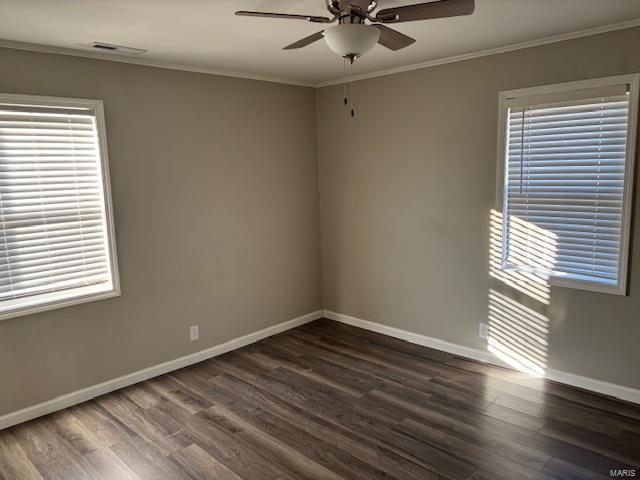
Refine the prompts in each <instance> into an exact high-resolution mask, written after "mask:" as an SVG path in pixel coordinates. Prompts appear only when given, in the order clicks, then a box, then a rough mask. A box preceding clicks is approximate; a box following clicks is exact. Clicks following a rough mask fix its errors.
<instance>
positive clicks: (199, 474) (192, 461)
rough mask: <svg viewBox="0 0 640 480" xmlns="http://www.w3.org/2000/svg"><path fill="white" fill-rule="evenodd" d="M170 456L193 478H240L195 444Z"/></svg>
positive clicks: (209, 479) (215, 479)
mask: <svg viewBox="0 0 640 480" xmlns="http://www.w3.org/2000/svg"><path fill="white" fill-rule="evenodd" d="M171 458H172V459H173V460H174V461H175V462H176V463H177V464H178V465H179V466H180V467H181V468H182V469H183V470H184V471H185V472H186V473H187V474H189V476H190V477H192V478H193V479H194V480H242V478H241V477H239V476H238V475H236V474H235V473H233V472H232V471H231V470H229V469H228V468H227V467H225V466H224V465H223V464H221V463H220V462H218V461H217V460H216V459H214V458H213V457H212V456H211V455H209V454H208V453H207V452H205V451H204V450H203V449H202V448H201V447H199V446H198V445H195V444H192V445H189V446H188V447H185V448H183V449H182V450H178V451H177V452H174V453H172V454H171Z"/></svg>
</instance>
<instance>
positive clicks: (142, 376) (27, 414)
mask: <svg viewBox="0 0 640 480" xmlns="http://www.w3.org/2000/svg"><path fill="white" fill-rule="evenodd" d="M319 318H322V310H318V311H316V312H312V313H308V314H306V315H303V316H301V317H298V318H294V319H292V320H288V321H286V322H282V323H279V324H277V325H273V326H272V327H267V328H265V329H263V330H259V331H257V332H253V333H250V334H248V335H244V336H242V337H238V338H234V339H233V340H229V341H228V342H225V343H221V344H220V345H216V346H214V347H211V348H207V349H205V350H201V351H199V352H196V353H192V354H190V355H186V356H184V357H180V358H176V359H175V360H170V361H168V362H164V363H160V364H158V365H154V366H152V367H148V368H145V369H143V370H138V371H137V372H133V373H129V374H128V375H124V376H122V377H118V378H114V379H112V380H107V381H106V382H102V383H99V384H97V385H93V386H91V387H87V388H83V389H80V390H76V391H75V392H71V393H67V394H66V395H62V396H60V397H56V398H53V399H51V400H47V401H46V402H42V403H38V404H37V405H33V406H31V407H27V408H24V409H22V410H18V411H17V412H12V413H8V414H6V415H3V416H0V430H2V429H4V428H8V427H11V426H13V425H17V424H18V423H22V422H26V421H28V420H32V419H34V418H37V417H41V416H43V415H47V414H49V413H53V412H56V411H58V410H62V409H64V408H67V407H71V406H73V405H77V404H78V403H82V402H86V401H87V400H91V399H92V398H95V397H98V396H100V395H104V394H105V393H109V392H113V391H114V390H118V389H120V388H124V387H128V386H129V385H133V384H134V383H138V382H142V381H144V380H148V379H149V378H153V377H157V376H159V375H163V374H165V373H168V372H172V371H174V370H178V369H180V368H184V367H187V366H189V365H193V364H194V363H198V362H202V361H203V360H207V359H209V358H212V357H215V356H217V355H222V354H223V353H227V352H230V351H231V350H235V349H237V348H240V347H244V346H245V345H249V344H251V343H254V342H257V341H258V340H262V339H263V338H267V337H270V336H271V335H275V334H277V333H281V332H284V331H285V330H289V329H291V328H294V327H297V326H300V325H304V324H305V323H309V322H311V321H313V320H317V319H319Z"/></svg>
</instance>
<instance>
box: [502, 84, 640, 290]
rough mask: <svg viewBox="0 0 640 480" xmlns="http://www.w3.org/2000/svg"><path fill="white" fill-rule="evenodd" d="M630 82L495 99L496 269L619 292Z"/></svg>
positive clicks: (633, 93)
mask: <svg viewBox="0 0 640 480" xmlns="http://www.w3.org/2000/svg"><path fill="white" fill-rule="evenodd" d="M638 78H639V77H638V75H624V76H618V77H609V78H603V79H597V80H588V81H580V82H571V83H564V84H559V85H549V86H544V87H539V88H530V89H522V90H513V91H508V92H501V94H500V123H499V143H498V145H499V154H498V157H499V168H498V172H499V175H498V177H499V180H498V188H499V192H498V210H499V211H501V212H502V215H503V219H504V221H503V225H502V229H503V232H502V241H503V245H502V259H501V261H502V268H503V269H505V270H516V271H527V272H532V273H535V274H538V275H541V276H544V278H547V279H548V281H549V283H550V284H552V285H560V286H567V287H573V288H582V289H586V290H595V291H600V292H608V293H617V294H622V295H624V294H625V293H626V277H627V264H628V249H629V228H630V214H631V207H632V205H631V199H632V186H633V185H632V184H633V167H634V158H635V135H636V129H637V110H638Z"/></svg>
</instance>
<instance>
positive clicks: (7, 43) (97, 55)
mask: <svg viewBox="0 0 640 480" xmlns="http://www.w3.org/2000/svg"><path fill="white" fill-rule="evenodd" d="M638 26H640V18H634V19H631V20H626V21H624V22H618V23H611V24H608V25H601V26H599V27H593V28H587V29H584V30H577V31H575V32H569V33H563V34H560V35H553V36H550V37H543V38H538V39H535V40H529V41H527V42H520V43H513V44H510V45H505V46H502V47H496V48H490V49H486V50H478V51H476V52H471V53H464V54H461V55H454V56H451V57H443V58H437V59H434V60H429V61H426V62H420V63H414V64H411V65H405V66H401V67H396V68H390V69H385V70H376V71H374V72H369V73H363V74H361V75H356V76H354V77H353V78H352V79H353V81H359V80H366V79H369V78H376V77H383V76H386V75H393V74H396V73H402V72H409V71H412V70H420V69H422V68H428V67H435V66H437V65H445V64H447V63H454V62H461V61H464V60H471V59H474V58H479V57H486V56H488V55H495V54H499V53H507V52H513V51H515V50H522V49H524V48H530V47H537V46H540V45H547V44H549V43H556V42H562V41H565V40H573V39H575V38H581V37H588V36H591V35H598V34H600V33H607V32H612V31H615V30H624V29H625V28H633V27H638ZM0 47H4V48H11V49H14V50H26V51H29V52H39V53H52V54H57V55H68V56H72V57H83V58H92V59H95V60H105V61H109V62H120V63H129V64H134V65H143V66H146V67H156V68H166V69H169V70H181V71H185V72H195V73H204V74H208V75H219V76H223V77H232V78H243V79H246V80H257V81H261V82H272V83H282V84H286V85H295V86H299V87H315V88H322V87H329V86H331V85H339V84H341V83H342V82H343V81H344V80H343V79H342V78H338V79H335V80H328V81H325V82H319V83H308V82H300V81H296V80H292V79H287V78H279V77H270V76H267V75H258V74H252V73H243V72H232V71H228V70H219V69H216V68H199V67H192V66H189V65H180V64H173V63H166V62H160V61H154V60H147V59H144V58H139V57H136V58H134V57H127V56H121V55H118V56H117V54H113V53H102V52H91V51H85V50H76V49H72V48H64V47H53V46H48V45H39V44H35V43H25V42H14V41H11V40H2V39H0Z"/></svg>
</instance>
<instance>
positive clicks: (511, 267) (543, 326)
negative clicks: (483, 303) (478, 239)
mask: <svg viewBox="0 0 640 480" xmlns="http://www.w3.org/2000/svg"><path fill="white" fill-rule="evenodd" d="M502 218H503V217H502V214H501V213H500V212H497V211H495V210H491V212H490V239H489V249H490V250H489V274H490V275H491V276H492V277H493V278H495V279H497V280H499V281H500V282H502V283H503V284H504V285H505V286H506V287H508V289H512V290H513V291H514V292H513V293H514V294H515V295H514V297H518V296H519V294H524V295H526V296H527V297H528V298H530V299H533V300H534V301H535V302H531V301H528V302H526V303H527V304H530V303H533V304H534V305H536V306H537V309H538V310H542V311H544V310H546V308H547V306H548V305H549V304H550V303H551V289H550V287H549V282H548V275H547V274H546V273H545V272H551V271H553V267H554V264H555V258H556V245H557V241H556V235H555V234H553V233H552V232H549V231H547V230H545V229H543V228H540V227H538V226H536V225H533V224H531V223H529V222H526V221H524V220H522V219H520V218H518V217H515V216H511V217H510V219H509V225H508V226H507V227H508V228H506V229H504V228H503V220H502ZM503 235H506V237H507V240H508V242H503ZM507 245H508V250H507V255H506V256H503V253H502V252H503V248H505V246H507ZM503 263H504V265H503ZM517 292H519V294H518V293H517ZM536 302H537V303H536ZM488 323H489V335H488V338H487V349H488V350H489V351H490V352H491V353H493V354H494V355H495V356H496V357H498V358H499V359H501V360H502V361H503V362H505V363H507V364H508V365H510V366H511V367H513V368H515V369H517V370H519V371H521V372H525V373H528V374H530V375H534V376H544V374H545V370H546V367H547V353H548V352H547V348H548V345H547V341H548V336H549V319H548V318H547V316H546V315H544V314H543V313H541V312H540V311H537V310H536V309H535V308H532V307H531V306H527V305H524V304H522V303H520V302H518V301H517V300H516V299H515V298H512V297H511V296H509V295H508V291H505V292H499V291H497V290H494V289H490V290H489V321H488Z"/></svg>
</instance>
